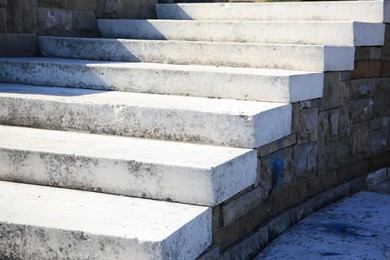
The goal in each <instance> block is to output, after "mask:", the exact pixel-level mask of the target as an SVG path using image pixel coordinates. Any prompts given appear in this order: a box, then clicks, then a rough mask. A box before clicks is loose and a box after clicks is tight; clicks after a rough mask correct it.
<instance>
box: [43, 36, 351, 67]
mask: <svg viewBox="0 0 390 260" xmlns="http://www.w3.org/2000/svg"><path fill="white" fill-rule="evenodd" d="M38 41H39V45H40V48H41V53H42V54H43V56H50V57H62V58H74V59H92V60H112V61H131V62H152V63H171V64H183V65H184V64H198V65H213V66H233V67H252V68H273V69H275V68H279V69H289V70H309V71H344V70H353V68H354V54H355V48H353V47H346V46H323V45H298V44H255V43H226V42H199V41H196V42H194V41H165V40H164V41H161V40H160V41H151V40H128V39H127V40H126V39H97V38H88V39H87V38H74V37H73V38H72V37H53V36H40V37H39V38H38ZM190 53H191V54H192V55H189V54H190Z"/></svg>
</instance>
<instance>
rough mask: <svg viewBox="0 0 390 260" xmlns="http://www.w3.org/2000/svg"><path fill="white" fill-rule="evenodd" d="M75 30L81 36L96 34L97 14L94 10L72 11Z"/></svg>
mask: <svg viewBox="0 0 390 260" xmlns="http://www.w3.org/2000/svg"><path fill="white" fill-rule="evenodd" d="M72 16H73V17H72V19H73V20H72V23H73V32H75V33H76V34H77V35H80V36H95V35H97V29H96V16H95V13H94V12H93V11H72Z"/></svg>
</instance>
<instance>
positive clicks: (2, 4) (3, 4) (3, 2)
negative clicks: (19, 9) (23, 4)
mask: <svg viewBox="0 0 390 260" xmlns="http://www.w3.org/2000/svg"><path fill="white" fill-rule="evenodd" d="M7 4H8V3H7V0H0V7H6V6H7Z"/></svg>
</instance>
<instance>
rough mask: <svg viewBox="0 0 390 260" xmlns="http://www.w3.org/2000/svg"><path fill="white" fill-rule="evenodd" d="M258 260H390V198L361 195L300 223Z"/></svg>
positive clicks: (263, 252) (264, 251)
mask: <svg viewBox="0 0 390 260" xmlns="http://www.w3.org/2000/svg"><path fill="white" fill-rule="evenodd" d="M255 259H267V260H268V259H300V260H301V259H310V260H312V259H337V260H338V259H348V260H350V259H351V260H352V259H375V260H376V259H384V260H390V195H386V194H379V193H372V192H360V193H357V194H355V195H354V196H352V197H349V198H345V199H343V200H341V201H339V202H337V203H334V204H332V205H330V206H328V207H326V208H324V209H322V210H320V211H318V212H316V213H314V214H312V215H310V216H308V217H307V218H305V219H304V220H302V221H301V222H299V223H298V224H297V225H295V226H294V227H292V228H290V229H289V230H287V231H286V232H285V233H283V234H282V235H281V236H280V237H279V238H277V239H276V240H274V241H273V242H272V243H271V244H270V245H269V246H268V247H267V248H266V249H265V250H263V251H262V252H261V254H260V255H258V256H257V257H256V258H255Z"/></svg>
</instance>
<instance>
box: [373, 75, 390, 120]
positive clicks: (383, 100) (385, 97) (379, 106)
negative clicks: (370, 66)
mask: <svg viewBox="0 0 390 260" xmlns="http://www.w3.org/2000/svg"><path fill="white" fill-rule="evenodd" d="M389 86H390V78H381V79H380V80H379V82H378V85H377V92H376V95H375V98H374V100H375V103H374V115H375V117H383V116H390V109H389V100H390V91H389Z"/></svg>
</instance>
